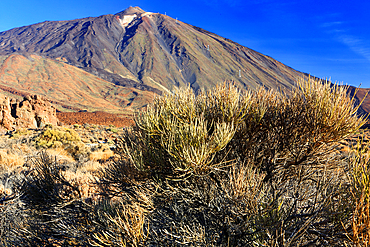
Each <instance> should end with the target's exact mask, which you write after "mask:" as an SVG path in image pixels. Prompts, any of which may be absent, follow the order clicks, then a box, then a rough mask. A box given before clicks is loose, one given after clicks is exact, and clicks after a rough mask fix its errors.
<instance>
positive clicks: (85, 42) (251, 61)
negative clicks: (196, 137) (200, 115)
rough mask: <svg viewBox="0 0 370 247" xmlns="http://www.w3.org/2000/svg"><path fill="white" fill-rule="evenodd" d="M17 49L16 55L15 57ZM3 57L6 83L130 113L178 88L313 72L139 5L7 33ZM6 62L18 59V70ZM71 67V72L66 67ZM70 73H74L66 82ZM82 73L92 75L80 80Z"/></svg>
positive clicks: (287, 83)
mask: <svg viewBox="0 0 370 247" xmlns="http://www.w3.org/2000/svg"><path fill="white" fill-rule="evenodd" d="M15 54H17V56H18V57H17V59H15V57H12V56H14V55H15ZM0 56H2V58H0V64H1V63H2V65H1V68H2V71H3V72H0V86H1V85H2V86H4V87H5V86H6V87H10V88H13V89H14V90H30V91H32V92H35V93H39V94H43V95H45V96H50V97H52V98H55V99H57V100H58V101H60V102H62V103H63V104H67V105H68V104H69V105H70V106H74V107H76V108H81V107H85V108H89V109H90V108H91V107H90V106H94V105H97V104H96V103H95V101H96V102H101V103H100V104H99V109H101V108H106V109H108V107H109V104H110V103H111V104H112V108H114V109H117V110H118V109H119V108H120V107H124V108H127V109H129V108H130V110H132V109H136V108H140V107H142V106H144V105H145V104H146V103H147V102H148V101H150V99H151V98H152V97H153V96H154V95H156V94H161V93H162V92H167V91H172V90H173V89H174V88H175V87H184V86H187V85H190V86H191V87H192V88H193V89H194V90H199V89H209V88H212V87H213V86H214V85H216V84H218V83H222V82H223V81H226V80H232V81H234V82H235V83H236V85H237V86H238V87H239V88H241V89H246V88H250V89H256V88H257V87H259V86H264V87H268V88H274V89H277V88H279V89H282V90H289V89H290V88H291V87H292V85H294V84H295V82H296V80H297V79H298V78H299V77H302V76H307V75H306V74H304V73H301V72H298V71H296V70H294V69H292V68H290V67H288V66H286V65H284V64H282V63H280V62H278V61H276V60H274V59H273V58H271V57H268V56H265V55H263V54H261V53H258V52H256V51H254V50H251V49H249V48H247V47H244V46H241V45H239V44H237V43H235V42H233V41H231V40H228V39H225V38H222V37H220V36H218V35H216V34H213V33H211V32H208V31H205V30H203V29H201V28H198V27H195V26H192V25H189V24H186V23H183V22H181V21H177V20H174V19H173V18H171V17H169V16H166V15H162V14H157V13H150V12H145V11H143V10H142V9H140V8H138V7H130V8H128V9H126V10H124V11H122V12H119V13H117V14H115V15H103V16H99V17H88V18H82V19H76V20H71V21H52V22H50V21H46V22H42V23H38V24H34V25H31V26H25V27H20V28H14V29H11V30H9V31H5V32H1V33H0ZM19 56H21V57H23V58H24V59H21V58H20V57H19ZM33 56H36V57H37V58H38V59H35V58H34V57H33ZM30 59H31V60H32V59H33V60H32V63H31V64H32V66H33V67H32V66H31V65H30V61H31V60H30ZM7 60H12V63H13V66H14V68H13V67H11V68H10V67H9V66H8V63H9V62H8V61H7ZM16 61H23V62H20V64H22V63H24V64H28V67H27V68H29V69H28V70H27V69H25V68H24V70H27V71H24V72H22V73H23V74H21V71H18V70H16V69H15V68H16V67H17V68H20V67H22V66H21V65H17V66H16V65H15V63H16ZM51 64H52V65H53V66H54V65H55V66H59V67H60V68H62V67H63V68H62V69H60V70H56V71H58V73H52V72H54V71H55V70H54V69H46V68H47V67H48V66H51ZM30 66H31V67H32V68H36V67H38V66H41V67H42V68H44V70H43V72H42V74H43V77H42V78H43V80H40V79H37V78H35V77H34V76H30V74H32V73H35V69H31V67H30ZM67 68H68V70H69V71H68V72H63V71H65V69H67ZM72 68H73V69H72ZM5 70H7V71H8V72H7V73H5V72H4V71H5ZM72 70H73V72H70V71H72ZM84 72H87V73H88V74H89V76H87V74H84ZM24 73H27V76H25V75H24ZM71 73H72V74H73V75H74V76H71V77H68V80H65V79H64V78H66V74H71ZM11 76H13V77H11ZM80 77H86V78H87V77H89V79H86V80H85V81H84V83H81V81H79V78H80ZM97 77H98V78H100V79H101V81H98V79H97ZM51 78H52V79H51ZM49 80H52V81H53V83H52V84H50V82H49ZM99 83H102V85H104V86H102V87H103V88H105V89H104V90H105V91H104V90H101V89H99V90H100V91H99V90H95V91H94V90H90V89H89V90H87V91H86V92H88V93H87V95H86V94H84V93H82V92H85V89H84V88H88V87H90V88H99V86H98V84H99ZM51 85H52V86H51ZM72 85H73V86H72ZM50 88H53V89H54V88H55V89H54V90H56V89H57V90H58V93H55V92H53V91H52V90H50ZM70 88H73V90H68V89H70ZM108 88H109V89H108ZM127 88H130V89H129V90H131V91H135V92H136V93H137V94H136V95H140V97H139V96H135V97H134V98H135V99H136V104H132V103H127V102H135V100H133V99H134V98H133V96H129V95H128V94H126V93H121V92H122V90H123V91H124V90H126V91H127V90H128V89H127ZM8 91H9V90H8ZM116 91H117V92H116ZM126 91H125V92H126ZM107 92H108V93H107ZM111 92H114V93H111ZM59 94H60V95H64V96H57V95H59ZM68 97H69V98H70V99H74V100H69V98H68ZM98 98H99V101H97V100H96V99H98ZM78 99H81V100H78ZM79 101H81V102H79ZM107 102H108V103H107ZM122 102H124V103H122ZM88 106H89V107H88ZM91 109H92V108H91ZM122 110H124V109H122Z"/></svg>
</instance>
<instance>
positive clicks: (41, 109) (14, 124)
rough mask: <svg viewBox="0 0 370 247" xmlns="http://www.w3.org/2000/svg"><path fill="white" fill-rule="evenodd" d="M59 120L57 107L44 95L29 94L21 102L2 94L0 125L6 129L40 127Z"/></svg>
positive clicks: (0, 100)
mask: <svg viewBox="0 0 370 247" xmlns="http://www.w3.org/2000/svg"><path fill="white" fill-rule="evenodd" d="M58 122H59V121H58V118H57V117H56V109H55V107H54V106H53V105H52V104H51V103H50V102H49V101H47V100H46V99H45V98H44V97H42V96H39V95H33V96H30V95H28V96H26V97H24V99H23V100H22V101H20V102H19V101H16V100H14V99H12V100H10V99H9V97H7V96H4V95H0V126H1V127H3V128H5V129H8V130H9V129H13V128H40V127H42V126H44V125H45V124H52V125H57V124H58Z"/></svg>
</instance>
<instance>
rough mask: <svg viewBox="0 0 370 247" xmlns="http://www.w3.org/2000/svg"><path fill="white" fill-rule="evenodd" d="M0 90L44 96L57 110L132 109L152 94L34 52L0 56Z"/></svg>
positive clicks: (145, 102)
mask: <svg viewBox="0 0 370 247" xmlns="http://www.w3.org/2000/svg"><path fill="white" fill-rule="evenodd" d="M0 89H1V90H3V91H5V92H8V93H10V94H15V95H19V96H25V95H28V94H30V93H31V94H39V95H46V96H47V97H48V98H49V99H51V101H52V102H53V103H55V104H56V105H57V106H58V109H59V110H66V109H71V110H82V109H86V110H91V111H99V110H100V111H111V112H122V111H131V112H132V111H133V110H134V109H136V108H137V107H141V106H143V105H146V104H147V103H148V102H150V100H151V99H152V98H153V95H154V94H153V93H151V92H149V91H143V90H140V89H135V88H130V87H120V86H118V87H117V86H115V85H114V84H112V83H111V82H107V81H105V80H103V79H101V78H99V77H96V76H94V75H92V74H90V73H87V72H85V71H83V70H81V69H79V68H76V67H75V66H71V65H68V64H65V63H63V62H59V61H56V60H51V59H47V58H42V57H41V56H38V55H29V56H28V57H25V56H22V55H16V54H13V55H9V56H0Z"/></svg>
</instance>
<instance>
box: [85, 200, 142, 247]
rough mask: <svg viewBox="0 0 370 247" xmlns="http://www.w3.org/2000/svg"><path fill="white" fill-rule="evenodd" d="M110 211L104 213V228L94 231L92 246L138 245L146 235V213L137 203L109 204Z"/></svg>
mask: <svg viewBox="0 0 370 247" xmlns="http://www.w3.org/2000/svg"><path fill="white" fill-rule="evenodd" d="M110 207H112V208H114V210H113V211H111V213H107V212H105V213H104V217H105V218H106V222H105V223H106V224H107V227H106V230H105V231H103V232H100V233H95V234H94V235H93V236H94V240H92V241H91V243H92V245H93V246H139V244H140V243H142V242H143V241H144V240H145V238H146V237H147V235H148V226H147V223H148V220H147V218H146V214H147V213H148V212H147V211H146V210H145V209H144V208H143V207H141V206H139V205H125V204H122V203H121V204H118V205H114V204H112V203H111V204H110Z"/></svg>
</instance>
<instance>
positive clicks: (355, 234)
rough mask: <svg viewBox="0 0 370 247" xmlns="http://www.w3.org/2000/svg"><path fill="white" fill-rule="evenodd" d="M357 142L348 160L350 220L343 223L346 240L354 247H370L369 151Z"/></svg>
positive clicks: (361, 141) (360, 141) (360, 142)
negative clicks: (354, 246)
mask: <svg viewBox="0 0 370 247" xmlns="http://www.w3.org/2000/svg"><path fill="white" fill-rule="evenodd" d="M362 143H363V139H362V140H359V142H358V145H357V148H355V149H353V151H352V155H351V158H350V165H351V168H352V170H351V171H350V175H349V177H350V178H349V180H350V186H349V188H348V190H349V193H348V194H349V198H350V199H349V200H348V204H349V205H351V206H352V207H350V208H351V214H350V220H347V221H344V222H343V223H342V224H343V227H344V228H345V229H346V232H347V236H348V238H349V239H350V240H351V241H352V242H353V243H354V244H355V245H356V246H370V167H369V164H370V151H369V150H368V148H367V147H365V146H363V145H362Z"/></svg>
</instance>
